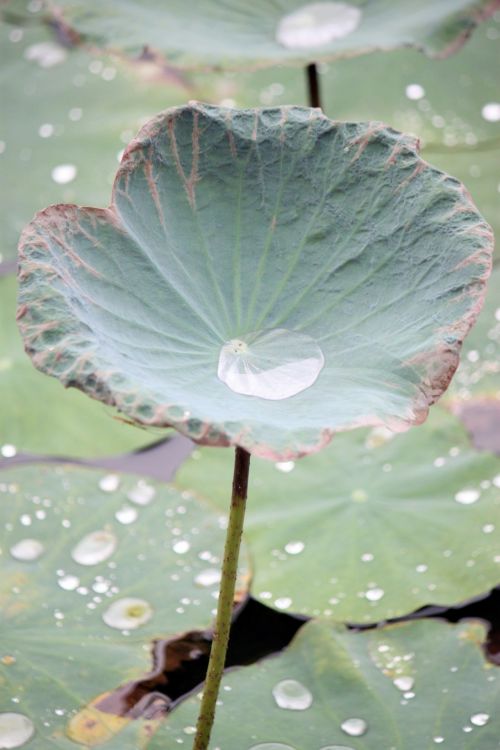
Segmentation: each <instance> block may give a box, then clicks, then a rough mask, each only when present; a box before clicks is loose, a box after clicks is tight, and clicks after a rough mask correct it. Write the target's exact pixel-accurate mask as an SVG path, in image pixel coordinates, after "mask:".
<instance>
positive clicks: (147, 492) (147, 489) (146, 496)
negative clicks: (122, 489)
mask: <svg viewBox="0 0 500 750" xmlns="http://www.w3.org/2000/svg"><path fill="white" fill-rule="evenodd" d="M155 495H156V490H155V488H154V487H152V486H151V485H150V484H148V483H147V482H146V481H144V479H139V481H138V482H137V484H136V485H135V487H133V488H132V489H131V490H130V492H127V497H128V499H129V500H131V501H132V502H133V503H135V504H136V505H149V503H150V502H151V500H152V499H153V498H154V496H155Z"/></svg>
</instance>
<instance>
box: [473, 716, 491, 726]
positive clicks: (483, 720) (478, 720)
mask: <svg viewBox="0 0 500 750" xmlns="http://www.w3.org/2000/svg"><path fill="white" fill-rule="evenodd" d="M489 720H490V715H489V714H484V713H480V714H473V715H472V716H471V717H470V723H471V724H474V726H475V727H484V725H485V724H487V723H488V722H489Z"/></svg>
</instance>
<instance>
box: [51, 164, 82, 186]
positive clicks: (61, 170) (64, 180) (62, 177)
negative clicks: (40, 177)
mask: <svg viewBox="0 0 500 750" xmlns="http://www.w3.org/2000/svg"><path fill="white" fill-rule="evenodd" d="M76 173H77V168H76V167H75V165H74V164H58V165H57V167H54V169H53V170H52V172H51V173H50V176H51V177H52V179H53V180H54V182H57V184H58V185H67V184H68V182H72V181H73V180H74V179H75V177H76Z"/></svg>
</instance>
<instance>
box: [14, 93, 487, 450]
mask: <svg viewBox="0 0 500 750" xmlns="http://www.w3.org/2000/svg"><path fill="white" fill-rule="evenodd" d="M416 149H417V144H416V142H415V141H414V140H413V139H412V138H408V137H406V136H404V135H402V134H400V133H397V132H395V131H393V130H391V129H387V128H385V127H384V126H383V125H381V124H380V123H361V124H356V123H335V122H332V121H330V120H328V119H327V118H326V117H324V116H323V115H322V114H321V113H320V111H319V110H310V109H305V108H297V107H286V108H275V109H268V110H266V109H263V110H244V111H236V110H230V109H226V108H218V107H209V106H208V105H202V104H196V103H192V104H191V105H189V106H187V107H182V108H174V109H172V110H168V111H167V112H165V113H162V114H160V115H158V116H157V118H155V119H154V120H152V121H150V122H149V123H148V124H147V125H146V126H145V127H144V128H143V130H142V131H141V133H140V134H139V136H138V138H137V139H135V140H134V141H133V142H132V143H131V145H130V146H129V148H128V149H127V151H126V153H125V156H124V158H123V161H122V163H121V166H120V169H119V171H118V173H117V178H116V181H115V184H114V190H113V203H112V207H111V208H110V209H94V208H78V207H76V206H73V205H60V206H53V207H50V208H49V209H46V210H45V211H42V212H40V213H39V214H38V215H37V217H36V218H35V219H34V221H33V222H32V223H31V224H30V225H28V227H27V228H26V229H25V231H24V233H23V239H22V242H21V258H22V262H21V269H20V275H19V278H20V280H21V288H22V291H21V294H20V305H19V314H18V317H19V321H20V327H21V330H22V332H23V335H24V338H25V342H26V347H27V351H29V353H30V355H31V356H32V359H33V361H34V363H35V364H36V366H37V367H38V368H39V369H42V370H43V371H45V372H47V373H49V374H52V375H54V376H56V377H58V378H59V379H60V380H61V381H62V382H63V383H65V384H66V385H68V386H70V385H72V386H77V387H78V388H80V389H82V390H83V391H85V392H86V393H87V394H89V395H91V396H93V397H94V398H97V399H100V400H102V401H104V402H105V403H108V404H110V405H114V406H117V407H118V408H119V410H120V411H122V412H123V413H124V414H125V415H126V416H128V417H130V418H131V419H133V420H135V421H137V422H140V423H142V424H146V425H155V426H167V425H169V424H171V425H173V426H175V427H176V429H178V430H179V431H181V432H182V433H184V434H186V435H187V436H188V437H191V438H192V439H193V440H195V441H197V442H201V443H206V444H212V445H227V444H229V443H232V444H238V445H241V446H242V447H244V448H246V449H247V450H249V451H251V452H253V453H255V454H257V455H261V456H264V457H266V458H271V459H272V458H274V459H282V460H284V459H287V458H293V457H295V456H300V455H304V454H307V453H309V452H312V451H315V450H318V449H320V448H321V447H322V446H324V445H325V444H326V443H327V442H328V441H329V439H330V437H331V436H332V434H333V433H334V432H336V431H338V430H345V429H349V428H353V427H358V426H362V425H377V424H387V425H391V426H393V427H394V428H396V429H405V428H406V427H407V426H408V425H410V424H415V423H416V424H418V423H420V422H422V421H423V420H424V419H425V418H426V416H427V412H428V408H429V405H430V404H432V403H433V402H434V401H435V400H436V399H437V398H439V396H440V395H441V393H442V392H443V390H444V389H445V388H446V386H447V385H448V382H449V380H450V378H451V376H452V374H453V372H454V370H455V368H456V365H457V363H458V351H459V348H460V343H461V341H462V339H463V337H464V336H465V334H466V333H467V331H468V329H469V327H470V326H471V325H472V323H473V321H474V318H475V315H476V311H477V308H478V305H479V304H480V301H481V299H482V296H483V293H484V281H485V278H486V277H487V275H488V272H489V263H490V252H491V236H490V230H489V228H488V227H487V225H486V224H485V223H484V222H483V221H482V219H481V217H480V216H479V215H478V214H477V213H476V212H475V210H474V208H473V206H472V204H471V203H470V202H469V199H468V197H467V195H466V193H465V191H464V189H463V186H461V185H460V183H458V182H457V181H455V180H454V179H452V178H450V177H447V176H445V175H443V174H442V173H440V172H439V171H437V170H435V169H433V168H432V167H430V166H429V165H428V164H426V163H425V162H423V161H421V160H420V159H419V157H418V153H417V150H416ZM429 235H432V248H431V247H430V245H429V241H428V237H429ZM257 257H258V262H257V261H256V258H257Z"/></svg>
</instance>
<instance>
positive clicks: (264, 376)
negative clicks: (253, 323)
mask: <svg viewBox="0 0 500 750" xmlns="http://www.w3.org/2000/svg"><path fill="white" fill-rule="evenodd" d="M324 363H325V359H324V357H323V353H322V351H321V349H320V348H319V346H318V344H317V343H316V342H315V341H314V339H312V338H311V337H310V336H307V335H306V334H304V333H299V332H297V331H288V330H286V329H285V328H276V329H273V330H267V331H256V332H253V333H248V334H246V335H245V336H244V337H242V338H240V339H232V340H231V341H228V342H227V343H225V344H224V345H223V346H222V348H221V351H220V356H219V366H218V370H217V375H218V377H219V378H220V380H222V382H223V383H225V384H226V385H227V386H228V387H229V388H230V389H231V390H232V391H234V392H235V393H240V394H242V395H244V396H258V397H259V398H264V399H268V400H272V401H278V400H281V399H284V398H290V397H291V396H295V395H296V394H297V393H300V392H301V391H303V390H305V389H306V388H309V387H310V386H311V385H312V384H313V383H314V382H315V380H316V378H317V377H318V375H319V373H320V371H321V369H322V368H323V365H324Z"/></svg>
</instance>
